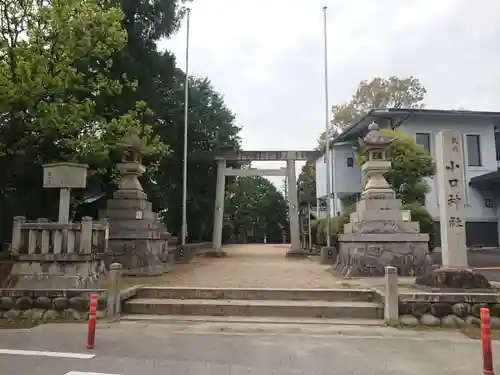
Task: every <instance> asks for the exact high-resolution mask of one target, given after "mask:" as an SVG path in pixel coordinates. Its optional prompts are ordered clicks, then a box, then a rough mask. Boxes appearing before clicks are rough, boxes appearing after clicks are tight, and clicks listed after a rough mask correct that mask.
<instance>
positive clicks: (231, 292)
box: [137, 287, 374, 302]
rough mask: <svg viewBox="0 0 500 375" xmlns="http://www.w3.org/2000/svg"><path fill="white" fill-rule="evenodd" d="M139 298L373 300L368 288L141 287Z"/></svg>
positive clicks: (372, 294) (371, 292)
mask: <svg viewBox="0 0 500 375" xmlns="http://www.w3.org/2000/svg"><path fill="white" fill-rule="evenodd" d="M137 297H138V298H167V299H215V300H221V299H226V300H261V301H262V300H273V301H364V302H372V301H374V292H373V291H371V290H368V289H267V288H266V289H248V288H184V287H142V288H141V289H139V291H138V294H137Z"/></svg>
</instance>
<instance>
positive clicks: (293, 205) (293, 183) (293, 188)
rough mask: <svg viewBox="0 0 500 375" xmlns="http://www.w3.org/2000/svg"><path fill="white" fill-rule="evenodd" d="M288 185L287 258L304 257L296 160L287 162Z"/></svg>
mask: <svg viewBox="0 0 500 375" xmlns="http://www.w3.org/2000/svg"><path fill="white" fill-rule="evenodd" d="M286 171H287V182H288V183H287V185H288V216H289V219H290V242H291V246H290V250H289V251H288V252H287V254H286V255H287V256H303V255H305V251H304V250H303V249H301V246H300V227H299V199H298V197H297V177H296V175H295V160H294V159H291V160H287V161H286Z"/></svg>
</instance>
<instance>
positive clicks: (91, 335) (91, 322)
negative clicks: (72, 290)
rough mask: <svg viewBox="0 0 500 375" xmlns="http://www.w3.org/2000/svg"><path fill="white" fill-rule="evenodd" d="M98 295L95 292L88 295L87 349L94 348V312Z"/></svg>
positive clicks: (95, 312)
mask: <svg viewBox="0 0 500 375" xmlns="http://www.w3.org/2000/svg"><path fill="white" fill-rule="evenodd" d="M98 299H99V296H98V295H97V294H91V295H90V305H89V331H88V336H87V349H94V346H95V326H96V314H97V300H98Z"/></svg>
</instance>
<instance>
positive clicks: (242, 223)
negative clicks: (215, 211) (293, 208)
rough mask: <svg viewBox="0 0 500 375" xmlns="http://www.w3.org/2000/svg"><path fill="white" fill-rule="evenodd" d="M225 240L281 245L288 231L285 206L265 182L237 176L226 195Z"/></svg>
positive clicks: (282, 197) (279, 194)
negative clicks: (278, 243) (266, 241)
mask: <svg viewBox="0 0 500 375" xmlns="http://www.w3.org/2000/svg"><path fill="white" fill-rule="evenodd" d="M225 206H226V210H225V212H226V215H227V216H226V217H227V221H226V226H225V229H226V237H228V238H231V237H232V238H234V239H238V240H244V241H248V240H252V239H254V240H258V241H260V242H261V241H262V240H263V239H264V237H266V238H267V240H268V242H281V241H282V236H283V231H284V230H285V231H287V230H288V219H287V203H286V201H285V198H284V196H283V194H282V193H281V192H280V191H279V190H278V189H277V188H276V186H275V185H274V184H273V183H272V182H271V181H269V180H268V179H266V178H264V177H260V176H252V177H236V178H235V180H234V182H233V183H231V184H230V185H229V187H228V189H227V192H226V204H225Z"/></svg>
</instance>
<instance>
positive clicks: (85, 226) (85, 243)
mask: <svg viewBox="0 0 500 375" xmlns="http://www.w3.org/2000/svg"><path fill="white" fill-rule="evenodd" d="M79 246H80V248H79V249H78V252H79V253H80V254H91V253H92V218H91V217H90V216H84V217H82V223H81V229H80V245H79Z"/></svg>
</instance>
